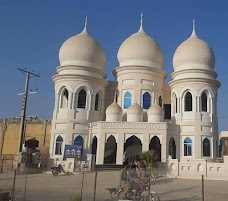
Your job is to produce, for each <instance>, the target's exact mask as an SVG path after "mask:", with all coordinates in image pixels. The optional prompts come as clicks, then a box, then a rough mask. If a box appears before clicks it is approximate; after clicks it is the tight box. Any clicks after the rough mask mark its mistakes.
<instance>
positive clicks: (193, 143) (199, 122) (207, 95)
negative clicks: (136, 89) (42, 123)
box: [169, 22, 220, 161]
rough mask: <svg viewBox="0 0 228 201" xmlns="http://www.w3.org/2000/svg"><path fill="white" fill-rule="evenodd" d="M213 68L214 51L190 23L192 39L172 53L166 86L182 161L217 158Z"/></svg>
mask: <svg viewBox="0 0 228 201" xmlns="http://www.w3.org/2000/svg"><path fill="white" fill-rule="evenodd" d="M214 66H215V56H214V52H213V50H212V49H211V47H210V46H209V45H208V44H207V43H206V42H205V41H204V40H202V39H200V38H199V37H198V36H197V35H196V32H195V23H194V22H193V31H192V34H191V36H190V37H189V38H188V39H187V40H185V41H184V42H183V43H181V44H180V45H179V46H178V48H177V49H176V51H175V53H174V57H173V67H174V73H172V81H171V82H170V83H169V86H170V87H171V105H172V109H171V111H172V112H171V113H172V114H171V118H172V122H173V123H176V124H179V125H180V127H181V133H180V159H181V161H187V160H188V161H189V160H191V159H201V158H203V159H207V160H208V161H212V160H214V159H215V158H216V152H217V151H216V150H217V139H218V120H217V90H218V88H219V87H220V82H219V81H217V80H216V78H217V73H216V72H215V71H214Z"/></svg>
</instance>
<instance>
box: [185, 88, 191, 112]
mask: <svg viewBox="0 0 228 201" xmlns="http://www.w3.org/2000/svg"><path fill="white" fill-rule="evenodd" d="M184 111H186V112H187V111H192V94H191V93H190V92H189V91H188V92H187V93H186V94H185V97H184Z"/></svg>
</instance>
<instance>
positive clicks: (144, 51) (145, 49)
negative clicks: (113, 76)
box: [117, 24, 163, 68]
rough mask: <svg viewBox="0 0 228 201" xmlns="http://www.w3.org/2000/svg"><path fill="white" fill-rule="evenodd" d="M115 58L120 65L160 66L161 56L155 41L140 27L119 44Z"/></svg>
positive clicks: (161, 63)
mask: <svg viewBox="0 0 228 201" xmlns="http://www.w3.org/2000/svg"><path fill="white" fill-rule="evenodd" d="M117 58H118V61H119V65H120V66H132V65H139V66H140V65H141V66H149V67H154V68H162V66H163V56H162V51H161V48H160V47H159V45H158V44H157V42H156V41H155V40H154V39H153V38H151V37H150V36H148V35H147V34H146V33H145V32H144V30H143V27H142V24H141V26H140V29H139V31H138V32H137V33H135V34H133V35H131V36H130V37H128V38H127V39H126V40H125V41H124V42H123V43H122V44H121V46H120V48H119V51H118V54H117Z"/></svg>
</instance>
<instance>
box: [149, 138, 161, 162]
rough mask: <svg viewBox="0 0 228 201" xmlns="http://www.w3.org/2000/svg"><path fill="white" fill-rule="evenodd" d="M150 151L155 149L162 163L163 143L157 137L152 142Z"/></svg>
mask: <svg viewBox="0 0 228 201" xmlns="http://www.w3.org/2000/svg"><path fill="white" fill-rule="evenodd" d="M149 149H150V150H152V149H153V150H154V151H155V152H156V153H157V154H158V161H161V142H160V139H159V138H158V137H157V136H154V137H153V138H152V139H151V140H150V144H149Z"/></svg>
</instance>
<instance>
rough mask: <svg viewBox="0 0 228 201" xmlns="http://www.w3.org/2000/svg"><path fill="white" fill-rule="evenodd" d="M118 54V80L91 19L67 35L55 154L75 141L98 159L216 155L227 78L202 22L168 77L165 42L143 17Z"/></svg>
mask: <svg viewBox="0 0 228 201" xmlns="http://www.w3.org/2000/svg"><path fill="white" fill-rule="evenodd" d="M117 59H118V66H117V67H116V68H115V69H114V70H113V75H114V76H115V81H106V80H105V78H106V75H105V71H104V67H105V52H104V50H103V49H102V47H101V45H100V44H99V43H98V42H97V41H96V40H95V39H94V38H92V37H91V36H90V35H89V34H88V32H87V27H86V25H85V28H84V30H83V31H82V32H81V33H80V34H78V35H75V36H73V37H71V38H69V39H68V40H66V41H65V42H64V43H63V45H62V46H61V48H60V51H59V60H60V66H59V67H57V74H56V75H55V76H54V77H53V81H54V83H55V108H54V112H53V121H52V131H51V133H52V137H51V148H50V157H51V158H54V159H57V158H58V159H59V160H60V161H62V160H65V155H64V150H66V149H68V150H69V147H71V148H72V149H75V150H76V152H77V154H78V155H83V156H87V160H91V158H94V161H95V165H104V164H107V165H108V164H112V165H113V164H115V165H122V164H123V162H124V161H126V160H128V161H131V160H134V159H135V158H137V157H138V156H139V155H141V154H142V152H144V151H148V150H152V149H153V150H155V151H156V152H157V153H158V155H159V160H160V161H161V162H163V163H166V162H167V161H173V162H172V164H171V166H170V168H171V170H175V167H177V166H178V162H183V163H186V162H189V163H190V162H194V161H196V160H198V161H201V162H200V164H201V165H202V167H203V164H204V162H205V161H213V160H215V158H216V152H217V139H218V123H217V109H216V107H217V106H216V105H217V90H218V88H219V87H220V82H219V81H217V80H216V78H217V73H216V72H215V71H214V66H215V56H214V53H213V50H212V49H211V47H210V46H209V45H208V44H207V43H206V42H205V41H203V40H202V39H200V38H199V37H198V36H197V35H196V33H195V27H194V26H193V32H192V35H191V36H190V37H189V38H188V39H187V40H185V41H184V42H183V43H181V44H180V45H179V46H178V48H177V49H176V51H175V53H174V56H173V68H174V72H173V73H172V80H171V81H170V82H169V83H166V82H165V79H166V73H165V71H164V70H163V54H162V51H161V48H160V47H159V45H158V43H157V42H156V41H155V39H153V38H152V37H151V36H149V35H148V34H147V33H146V32H145V31H144V29H143V25H142V19H141V24H140V28H139V30H138V31H137V32H136V33H134V34H132V35H131V36H129V37H128V38H127V39H126V40H125V41H124V42H123V43H122V44H121V46H120V48H119V50H118V53H117ZM113 98H114V101H113ZM203 161H204V162H203ZM178 167H179V166H178ZM188 167H190V166H188ZM202 167H201V166H197V168H198V169H200V170H201V169H202ZM190 169H191V168H190Z"/></svg>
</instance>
